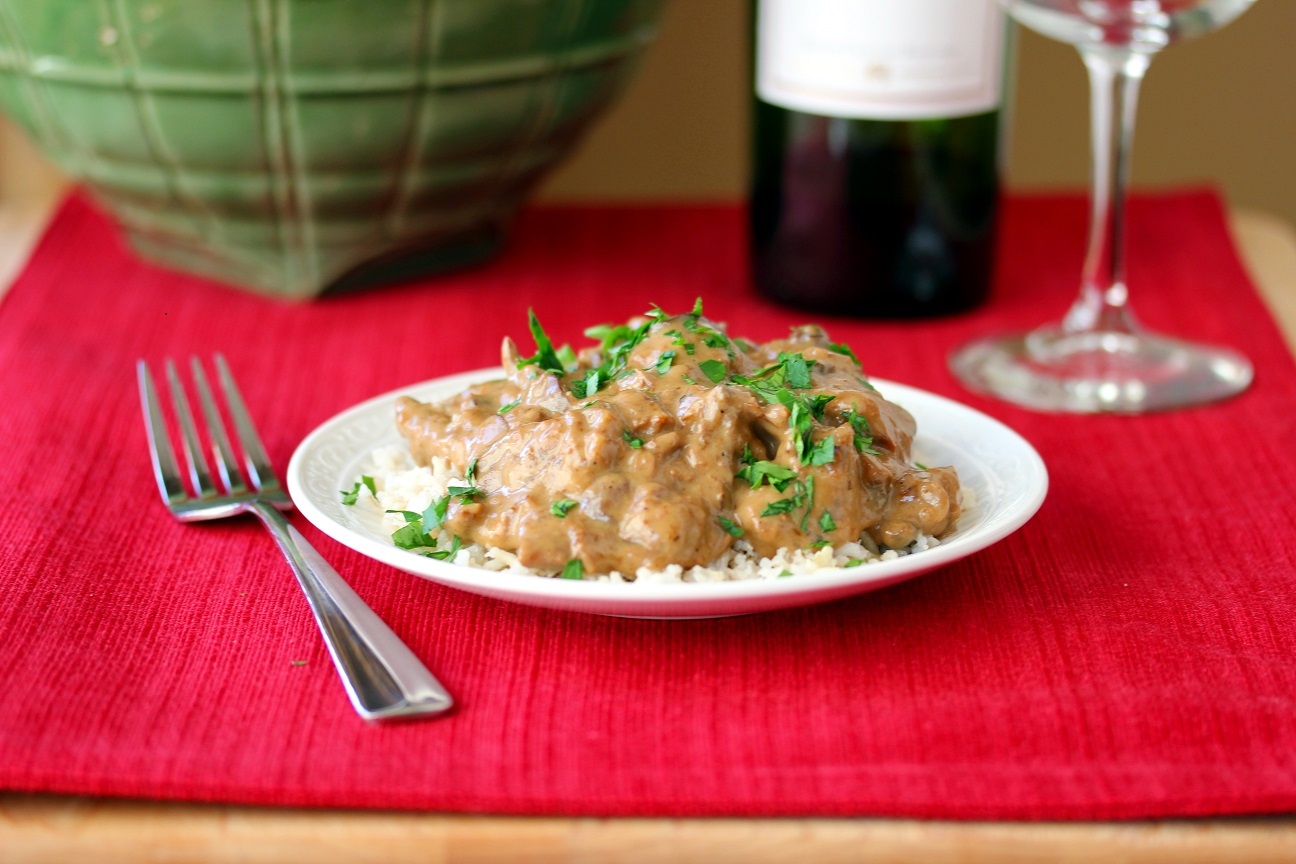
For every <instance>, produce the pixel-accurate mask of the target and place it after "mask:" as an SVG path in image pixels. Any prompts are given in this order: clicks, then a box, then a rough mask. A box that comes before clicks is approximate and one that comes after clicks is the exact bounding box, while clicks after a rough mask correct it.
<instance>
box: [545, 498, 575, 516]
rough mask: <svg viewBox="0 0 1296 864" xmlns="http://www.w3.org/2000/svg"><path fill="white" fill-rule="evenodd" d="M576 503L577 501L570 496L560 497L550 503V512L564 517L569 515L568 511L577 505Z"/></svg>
mask: <svg viewBox="0 0 1296 864" xmlns="http://www.w3.org/2000/svg"><path fill="white" fill-rule="evenodd" d="M576 503H577V502H575V501H573V500H572V499H570V498H559V499H558V500H557V501H555V502H553V503H552V504H550V505H549V512H550V513H552V514H553V515H555V516H557V517H558V518H559V519H564V518H566V516H567V511H568V510H571V509H572V508H573V507H575V506H576Z"/></svg>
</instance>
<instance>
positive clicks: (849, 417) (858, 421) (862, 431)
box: [846, 408, 882, 456]
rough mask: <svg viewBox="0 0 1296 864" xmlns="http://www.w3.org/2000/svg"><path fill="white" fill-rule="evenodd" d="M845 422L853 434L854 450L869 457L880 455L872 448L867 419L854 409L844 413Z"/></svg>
mask: <svg viewBox="0 0 1296 864" xmlns="http://www.w3.org/2000/svg"><path fill="white" fill-rule="evenodd" d="M846 422H847V423H849V424H850V427H851V431H853V432H854V433H855V449H856V450H858V451H860V452H861V453H868V454H869V455H870V456H880V455H882V454H881V453H879V452H878V451H877V450H875V449H874V448H873V430H871V429H870V428H869V422H868V418H867V417H865V416H864V415H863V414H860V413H859V412H858V411H856V410H855V409H854V408H851V409H850V410H849V411H847V412H846Z"/></svg>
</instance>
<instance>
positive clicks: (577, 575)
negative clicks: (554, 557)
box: [559, 558, 585, 579]
mask: <svg viewBox="0 0 1296 864" xmlns="http://www.w3.org/2000/svg"><path fill="white" fill-rule="evenodd" d="M559 575H560V576H561V577H562V578H563V579H584V578H585V565H584V564H582V563H581V560H580V559H579V558H573V559H571V560H570V561H568V562H567V565H566V566H565V567H563V569H562V573H560V574H559Z"/></svg>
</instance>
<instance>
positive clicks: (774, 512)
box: [760, 496, 797, 516]
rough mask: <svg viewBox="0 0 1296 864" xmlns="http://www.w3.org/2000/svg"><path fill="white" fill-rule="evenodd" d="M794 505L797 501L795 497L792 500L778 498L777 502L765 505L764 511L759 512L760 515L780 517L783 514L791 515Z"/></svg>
mask: <svg viewBox="0 0 1296 864" xmlns="http://www.w3.org/2000/svg"><path fill="white" fill-rule="evenodd" d="M796 505H797V500H796V497H795V496H793V497H792V498H779V499H778V500H777V501H771V502H770V503H768V504H766V505H765V509H764V510H762V511H761V514H760V515H762V516H782V515H783V514H784V513H791V512H792V510H793V509H794V508H795V507H796Z"/></svg>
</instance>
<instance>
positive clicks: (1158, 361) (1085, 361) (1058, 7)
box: [950, 0, 1254, 413]
mask: <svg viewBox="0 0 1296 864" xmlns="http://www.w3.org/2000/svg"><path fill="white" fill-rule="evenodd" d="M1001 2H1002V3H1003V5H1004V7H1005V8H1006V9H1007V10H1008V11H1009V13H1010V14H1011V15H1012V16H1013V17H1014V18H1015V19H1017V21H1019V22H1020V23H1022V24H1024V25H1025V26H1027V27H1030V28H1031V29H1032V30H1035V31H1037V32H1039V33H1042V34H1044V35H1045V36H1049V37H1051V38H1054V39H1059V40H1061V41H1063V42H1070V43H1072V44H1073V45H1075V46H1076V47H1077V48H1078V49H1079V50H1080V54H1081V56H1082V57H1083V58H1084V62H1085V66H1086V67H1088V69H1089V82H1090V88H1091V93H1092V95H1091V101H1090V105H1091V108H1092V135H1093V142H1092V146H1093V174H1092V181H1093V188H1092V192H1091V196H1090V223H1089V246H1088V253H1087V255H1086V258H1085V264H1084V272H1083V276H1082V282H1081V288H1080V297H1079V299H1077V300H1076V301H1075V303H1074V304H1073V305H1072V306H1071V309H1070V311H1069V312H1067V314H1066V317H1065V318H1064V319H1063V320H1062V321H1061V323H1058V324H1049V325H1045V326H1043V327H1040V328H1038V329H1036V330H1034V331H1032V332H1030V333H1026V334H1021V335H1013V336H1006V337H1005V336H1000V337H993V338H988V339H982V340H980V341H977V342H973V343H972V344H970V345H967V346H965V347H963V348H962V349H960V350H959V351H957V352H956V353H955V354H954V356H953V357H952V358H951V360H950V366H951V368H952V369H953V371H954V373H955V374H956V375H957V376H958V377H959V378H960V379H961V380H962V381H963V383H964V384H966V385H967V386H969V387H971V388H972V389H974V390H980V391H983V392H988V393H991V394H993V395H995V396H998V397H1000V398H1002V399H1006V400H1008V401H1010V402H1016V403H1018V404H1020V405H1025V406H1028V407H1031V408H1036V409H1041V410H1046V411H1064V412H1076V413H1093V412H1138V411H1153V410H1161V409H1169V408H1178V407H1183V406H1188V405H1198V404H1201V403H1204V402H1210V401H1213V400H1216V399H1223V398H1225V397H1227V396H1231V395H1233V394H1235V393H1239V392H1241V391H1242V390H1245V389H1246V387H1247V385H1249V384H1250V383H1251V377H1252V371H1251V364H1250V363H1249V362H1248V361H1247V360H1246V358H1244V357H1242V356H1241V355H1239V354H1237V353H1236V352H1233V351H1229V350H1227V349H1224V348H1217V347H1213V346H1207V345H1198V344H1192V343H1188V342H1183V341H1180V340H1178V339H1173V338H1169V337H1166V336H1161V335H1157V334H1154V333H1151V332H1148V331H1147V330H1145V329H1143V328H1142V327H1140V326H1139V324H1138V322H1137V321H1136V320H1135V318H1134V316H1133V314H1132V313H1131V311H1130V308H1129V303H1128V295H1129V292H1128V289H1127V288H1126V285H1125V230H1124V229H1125V192H1126V186H1127V185H1128V180H1129V163H1130V146H1131V142H1132V138H1133V132H1134V111H1135V105H1136V103H1137V99H1138V90H1139V84H1140V82H1141V81H1142V79H1143V74H1144V72H1146V71H1147V68H1148V64H1149V63H1151V61H1152V58H1153V57H1154V56H1155V55H1156V53H1157V52H1158V51H1160V50H1161V49H1162V48H1165V47H1166V46H1167V45H1170V44H1171V43H1173V42H1177V41H1179V40H1181V39H1185V38H1188V37H1191V36H1196V35H1199V34H1202V33H1206V32H1209V31H1210V30H1213V29H1215V28H1217V27H1222V26H1223V25H1225V24H1227V23H1228V22H1230V21H1232V20H1233V19H1234V18H1236V17H1237V16H1238V15H1241V14H1242V13H1243V12H1244V11H1246V9H1247V8H1248V7H1249V6H1250V5H1251V4H1252V3H1253V2H1254V0H1001Z"/></svg>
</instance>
